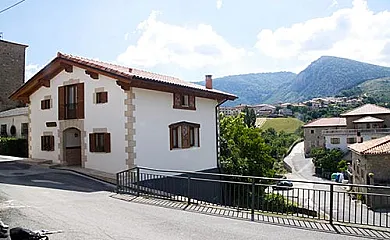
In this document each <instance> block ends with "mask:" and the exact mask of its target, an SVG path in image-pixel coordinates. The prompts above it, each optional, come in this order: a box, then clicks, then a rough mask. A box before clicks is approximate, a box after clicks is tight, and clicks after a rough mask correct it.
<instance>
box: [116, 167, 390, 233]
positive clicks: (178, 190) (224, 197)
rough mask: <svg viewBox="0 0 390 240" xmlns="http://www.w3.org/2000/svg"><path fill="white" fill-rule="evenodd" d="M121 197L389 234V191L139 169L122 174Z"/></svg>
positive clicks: (301, 181)
mask: <svg viewBox="0 0 390 240" xmlns="http://www.w3.org/2000/svg"><path fill="white" fill-rule="evenodd" d="M116 177H117V179H116V181H117V192H118V193H123V194H134V195H137V196H143V195H147V196H152V197H157V198H164V199H168V200H173V201H182V202H187V203H188V204H206V205H216V206H221V207H224V208H230V209H236V210H237V211H242V213H243V214H247V216H248V218H250V219H251V220H255V219H259V217H258V216H259V215H260V214H277V215H279V216H286V217H289V216H293V217H299V218H309V219H315V220H325V221H328V222H329V223H331V224H332V223H334V222H337V223H348V224H355V225H370V226H376V227H383V228H388V227H389V226H390V214H389V208H390V187H386V186H373V185H357V184H341V183H335V182H323V181H321V182H320V181H304V180H289V181H291V182H292V183H293V186H292V187H288V186H286V187H283V186H278V185H277V183H278V182H281V181H285V179H276V178H265V177H255V176H238V175H228V174H217V173H205V172H189V171H174V170H161V169H152V168H145V167H136V168H132V169H129V170H125V171H122V172H119V173H117V176H116Z"/></svg>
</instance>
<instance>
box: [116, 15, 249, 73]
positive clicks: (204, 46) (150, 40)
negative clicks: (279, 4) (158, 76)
mask: <svg viewBox="0 0 390 240" xmlns="http://www.w3.org/2000/svg"><path fill="white" fill-rule="evenodd" d="M158 15H159V12H156V11H153V12H152V13H151V14H150V16H149V18H148V19H147V20H145V21H143V22H141V23H140V24H139V25H138V27H137V30H138V32H139V33H140V37H139V39H138V41H137V42H136V43H135V44H134V45H130V46H129V47H128V48H127V50H126V51H125V52H123V53H122V54H120V55H119V56H118V58H117V61H118V62H119V63H123V64H126V65H131V66H140V67H143V68H152V67H156V66H158V65H162V64H163V65H164V64H174V65H176V66H179V67H180V68H183V69H187V70H194V69H200V68H207V67H213V69H215V68H223V67H224V68H225V69H232V68H231V67H230V66H231V65H232V64H236V63H239V62H240V61H241V60H242V58H243V57H245V56H246V55H247V51H246V50H245V49H243V48H238V47H234V46H232V45H230V44H229V43H228V42H227V41H226V40H225V39H224V38H223V37H222V36H220V35H218V34H217V33H216V32H215V31H214V29H213V28H212V27H211V26H210V25H206V24H198V25H197V26H193V27H186V26H178V25H171V24H167V23H164V22H161V21H159V20H158V19H157V17H158ZM213 71H214V70H213Z"/></svg>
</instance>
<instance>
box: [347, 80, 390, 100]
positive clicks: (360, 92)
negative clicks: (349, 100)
mask: <svg viewBox="0 0 390 240" xmlns="http://www.w3.org/2000/svg"><path fill="white" fill-rule="evenodd" d="M340 95H341V96H346V97H352V96H354V97H366V98H369V99H370V101H371V102H372V103H390V77H387V78H378V79H373V80H368V81H365V82H363V83H361V84H359V85H357V86H356V87H353V88H351V89H349V90H344V91H342V92H341V94H340Z"/></svg>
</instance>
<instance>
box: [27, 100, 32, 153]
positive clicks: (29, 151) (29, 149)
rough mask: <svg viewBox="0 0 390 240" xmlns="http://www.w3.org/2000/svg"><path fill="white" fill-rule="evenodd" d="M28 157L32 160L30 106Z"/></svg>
mask: <svg viewBox="0 0 390 240" xmlns="http://www.w3.org/2000/svg"><path fill="white" fill-rule="evenodd" d="M28 157H29V158H32V128H31V104H29V105H28Z"/></svg>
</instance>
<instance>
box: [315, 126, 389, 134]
mask: <svg viewBox="0 0 390 240" xmlns="http://www.w3.org/2000/svg"><path fill="white" fill-rule="evenodd" d="M358 133H360V134H363V135H374V134H390V128H370V129H330V130H323V131H322V134H323V135H357V134H358Z"/></svg>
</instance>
